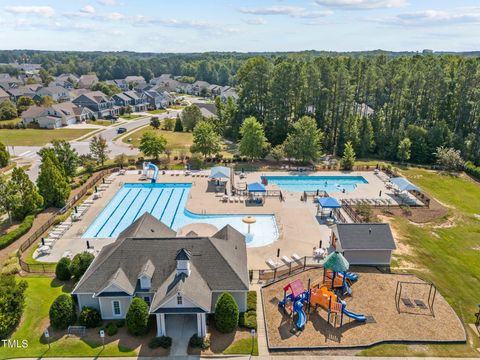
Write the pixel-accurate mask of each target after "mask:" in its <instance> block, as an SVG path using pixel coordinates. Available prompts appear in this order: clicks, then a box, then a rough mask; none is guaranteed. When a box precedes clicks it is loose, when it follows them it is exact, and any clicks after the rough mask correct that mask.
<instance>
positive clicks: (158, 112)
mask: <svg viewBox="0 0 480 360" xmlns="http://www.w3.org/2000/svg"><path fill="white" fill-rule="evenodd" d="M147 112H148V113H149V114H152V115H158V114H163V113H166V112H167V110H165V109H156V110H148V111H147Z"/></svg>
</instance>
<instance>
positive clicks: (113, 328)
mask: <svg viewBox="0 0 480 360" xmlns="http://www.w3.org/2000/svg"><path fill="white" fill-rule="evenodd" d="M105 332H106V333H107V335H108V336H113V335H115V334H116V333H117V332H118V326H117V325H115V323H108V324H107V327H106V329H105Z"/></svg>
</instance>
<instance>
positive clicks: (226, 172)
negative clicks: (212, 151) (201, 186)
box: [209, 166, 230, 179]
mask: <svg viewBox="0 0 480 360" xmlns="http://www.w3.org/2000/svg"><path fill="white" fill-rule="evenodd" d="M209 177H210V179H230V168H228V167H226V166H215V167H213V168H212V169H211V170H210V176H209Z"/></svg>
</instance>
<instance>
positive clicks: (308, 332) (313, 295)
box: [262, 268, 466, 351]
mask: <svg viewBox="0 0 480 360" xmlns="http://www.w3.org/2000/svg"><path fill="white" fill-rule="evenodd" d="M348 271H349V272H348V273H346V274H345V276H346V279H345V280H344V279H343V277H342V275H341V274H340V273H337V274H336V275H334V273H332V272H331V271H330V270H328V271H327V273H326V274H325V273H324V269H323V268H318V269H311V270H307V271H305V272H302V273H300V274H297V275H295V276H292V277H290V278H287V279H284V280H282V281H279V282H276V283H274V284H271V285H269V286H266V287H264V288H263V289H262V301H263V307H264V313H265V323H266V324H265V325H266V332H267V338H268V346H269V348H270V350H280V351H281V350H298V351H301V350H305V349H315V348H317V349H325V348H328V349H332V348H361V347H367V346H370V345H373V344H378V343H382V342H405V343H407V342H411V343H425V342H427V343H457V342H458V343H463V342H465V341H466V335H465V329H464V327H463V325H462V323H461V322H460V320H459V318H458V317H457V315H456V314H455V312H454V310H453V309H452V308H451V307H450V305H449V304H448V303H447V302H446V300H445V299H444V298H443V297H442V295H441V294H440V293H439V292H438V291H436V289H435V287H434V286H431V285H430V284H428V283H426V282H424V281H422V280H421V279H419V278H418V277H416V276H414V275H400V274H385V273H381V272H380V271H378V270H376V269H374V268H354V269H349V270H348ZM332 275H333V276H332ZM355 275H357V276H358V279H355ZM349 278H351V279H352V280H350V279H349ZM332 281H333V282H334V283H335V284H336V287H337V288H336V289H335V290H333V291H332V289H331V284H332ZM342 284H347V287H344V285H342ZM309 285H310V286H309ZM319 285H320V286H319ZM322 285H323V286H322ZM309 289H310V292H309ZM349 292H351V295H349ZM308 294H310V295H308ZM337 294H338V295H339V299H338V300H341V301H340V302H339V301H337ZM342 315H343V316H342Z"/></svg>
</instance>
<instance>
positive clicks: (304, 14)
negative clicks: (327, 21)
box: [240, 6, 333, 19]
mask: <svg viewBox="0 0 480 360" xmlns="http://www.w3.org/2000/svg"><path fill="white" fill-rule="evenodd" d="M240 12H241V13H243V14H251V15H265V16H269V15H286V16H290V17H292V18H308V19H313V18H319V17H326V16H330V15H332V14H333V13H332V12H331V11H316V10H313V11H312V10H307V9H305V8H302V7H296V6H269V7H256V8H253V7H243V8H240Z"/></svg>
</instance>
